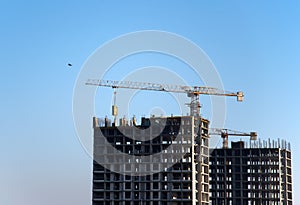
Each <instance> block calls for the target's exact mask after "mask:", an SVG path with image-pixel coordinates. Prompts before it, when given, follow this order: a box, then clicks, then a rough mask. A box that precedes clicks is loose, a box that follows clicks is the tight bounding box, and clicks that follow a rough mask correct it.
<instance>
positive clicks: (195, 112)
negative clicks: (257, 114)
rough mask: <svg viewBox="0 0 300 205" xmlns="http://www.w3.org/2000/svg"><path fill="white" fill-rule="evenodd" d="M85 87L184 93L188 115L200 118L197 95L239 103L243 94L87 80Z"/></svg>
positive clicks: (184, 86) (217, 90)
mask: <svg viewBox="0 0 300 205" xmlns="http://www.w3.org/2000/svg"><path fill="white" fill-rule="evenodd" d="M86 85H94V86H104V87H111V88H114V89H116V88H127V89H136V90H150V91H162V92H174V93H186V94H187V96H188V97H190V98H191V103H190V115H191V116H194V117H199V116H200V100H199V95H216V96H234V97H237V101H239V102H241V101H243V99H244V94H243V92H240V91H239V92H236V93H234V92H227V91H224V90H220V89H217V88H212V87H205V86H186V85H169V84H159V83H147V82H132V81H114V80H97V79H89V80H88V81H87V82H86Z"/></svg>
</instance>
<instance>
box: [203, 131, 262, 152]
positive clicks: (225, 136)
mask: <svg viewBox="0 0 300 205" xmlns="http://www.w3.org/2000/svg"><path fill="white" fill-rule="evenodd" d="M209 135H220V136H221V137H222V139H223V148H225V149H227V148H228V136H249V137H250V140H257V133H256V132H249V133H245V132H239V131H235V130H230V129H218V128H210V130H209Z"/></svg>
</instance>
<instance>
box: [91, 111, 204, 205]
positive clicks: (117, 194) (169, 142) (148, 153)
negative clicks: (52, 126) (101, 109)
mask: <svg viewBox="0 0 300 205" xmlns="http://www.w3.org/2000/svg"><path fill="white" fill-rule="evenodd" d="M208 127H209V121H208V120H205V119H200V118H198V119H195V118H194V117H193V116H181V117H173V116H172V117H154V116H153V117H150V118H142V120H141V123H140V125H137V124H136V120H135V119H133V120H131V121H130V122H128V121H127V120H125V119H120V123H119V125H118V126H116V125H115V124H114V123H110V122H109V120H108V119H105V120H100V119H98V118H94V165H93V205H208V204H209V161H208V158H209V147H208V146H209V144H208Z"/></svg>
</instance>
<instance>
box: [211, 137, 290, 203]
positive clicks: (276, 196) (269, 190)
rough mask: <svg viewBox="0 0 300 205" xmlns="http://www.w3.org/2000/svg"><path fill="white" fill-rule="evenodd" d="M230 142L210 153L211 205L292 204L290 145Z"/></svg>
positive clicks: (275, 142) (266, 142)
mask: <svg viewBox="0 0 300 205" xmlns="http://www.w3.org/2000/svg"><path fill="white" fill-rule="evenodd" d="M250 146H251V147H247V146H245V142H243V141H239V142H232V143H231V148H229V149H225V148H222V149H214V150H211V155H210V192H211V193H210V194H211V196H210V199H211V204H212V205H292V167H291V166H292V165H291V164H292V163H291V149H290V144H287V143H286V142H285V141H279V140H278V141H270V140H269V141H264V142H256V143H252V144H251V145H250Z"/></svg>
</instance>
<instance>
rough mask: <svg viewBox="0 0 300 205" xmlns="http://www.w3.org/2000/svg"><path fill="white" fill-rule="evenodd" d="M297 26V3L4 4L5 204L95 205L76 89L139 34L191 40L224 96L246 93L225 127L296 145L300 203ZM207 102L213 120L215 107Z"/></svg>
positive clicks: (1, 191) (1, 154) (0, 188)
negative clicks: (107, 46)
mask: <svg viewBox="0 0 300 205" xmlns="http://www.w3.org/2000/svg"><path fill="white" fill-rule="evenodd" d="M299 19H300V3H299V1H288V2H283V1H263V2H261V1H190V2H183V1H156V0H155V1H143V2H142V1H126V2H125V1H86V2H84V3H83V2H82V1H64V2H61V1H48V2H42V1H14V0H12V1H7V0H3V1H1V3H0V25H1V34H0V35H1V38H0V45H1V49H0V83H1V87H0V93H1V101H0V107H1V109H0V113H1V115H0V119H1V132H0V150H1V151H0V162H1V163H2V166H1V167H2V169H1V174H0V204H5V205H16V204H20V203H22V204H30V205H35V204H41V200H43V202H42V203H43V204H45V205H47V204H49V205H50V204H74V205H77V204H78V205H80V204H88V203H89V202H90V199H91V173H92V172H91V158H90V157H89V156H88V155H87V154H86V153H85V151H84V149H83V148H82V146H81V144H80V141H79V140H78V138H77V136H76V132H75V128H74V125H73V117H72V96H73V87H74V84H75V81H76V78H77V76H78V74H79V72H80V69H81V67H82V66H83V64H84V62H85V61H86V60H87V59H88V57H89V56H90V55H91V54H92V53H93V52H94V51H95V50H96V49H97V48H98V47H99V46H101V45H102V44H104V43H105V42H107V41H109V40H111V39H113V38H116V37H118V36H119V35H122V34H126V33H128V32H134V31H140V30H163V31H168V32H173V33H176V34H178V35H181V36H184V37H186V38H188V39H190V40H191V41H193V42H195V43H196V44H197V45H198V46H199V47H201V48H202V49H203V50H204V51H205V52H206V54H207V55H208V56H209V57H210V59H211V60H212V62H213V63H214V65H215V67H216V68H217V70H218V72H219V74H220V76H221V78H222V81H223V85H224V88H225V89H226V90H232V91H236V90H243V91H244V92H245V95H246V97H245V102H243V103H242V104H237V103H236V102H234V100H231V99H227V100H226V101H227V118H226V127H228V128H232V129H236V130H241V131H248V130H255V131H257V132H258V133H259V137H260V138H261V139H267V138H269V137H270V138H274V139H277V138H282V139H286V140H287V141H289V142H291V144H292V150H293V172H294V179H293V180H294V181H293V183H294V203H295V204H298V203H300V197H299V193H300V187H299V184H300V179H299V178H298V177H297V174H296V173H297V170H298V169H299V168H300V165H299V163H298V162H299V160H300V158H299V156H300V151H299V149H298V145H299V144H300V140H299V138H298V135H299V133H298V132H297V127H299V119H298V118H299V116H300V109H299V107H298V105H299V101H300V95H299V75H300V71H299V68H300V58H299V53H300V40H299V39H300V38H299V36H300V21H299ZM148 60H149V59H148ZM150 60H151V58H150ZM150 60H149V62H148V61H146V63H144V64H143V65H145V64H147V63H150ZM159 60H161V61H159V62H160V63H163V62H164V60H163V59H161V58H159ZM69 62H71V63H72V64H73V66H72V67H71V68H70V67H67V65H66V64H67V63H69ZM132 63H133V64H134V62H132ZM137 63H140V62H137ZM124 69H128V72H130V71H131V70H130V68H124ZM122 72H127V70H122ZM191 78H192V76H191ZM110 97H111V96H110V95H109V94H108V97H107V98H110ZM158 97H159V96H158ZM108 103H109V101H108ZM203 104H204V108H203V110H204V114H205V115H207V116H209V113H205V112H206V111H205V106H207V107H209V99H204V101H203ZM162 106H163V105H162ZM133 107H134V106H133ZM98 109H99V108H97V111H98ZM101 112H105V111H99V113H101ZM107 112H110V110H107ZM143 114H147V113H140V115H143ZM45 199H47V200H46V201H45Z"/></svg>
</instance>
